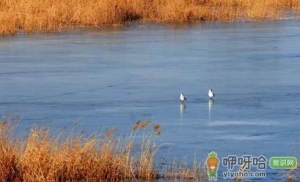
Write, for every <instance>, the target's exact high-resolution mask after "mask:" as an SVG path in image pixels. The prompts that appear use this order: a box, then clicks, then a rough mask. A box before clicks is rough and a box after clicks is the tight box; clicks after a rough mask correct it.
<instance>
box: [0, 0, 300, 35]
mask: <svg viewBox="0 0 300 182" xmlns="http://www.w3.org/2000/svg"><path fill="white" fill-rule="evenodd" d="M0 12H1V13H0V35H4V36H5V35H14V34H17V33H19V32H25V33H37V32H57V31H59V30H62V29H68V27H72V28H80V27H86V28H99V27H102V26H105V25H110V26H113V25H118V24H125V23H127V22H134V21H143V22H155V23H186V22H236V21H264V20H280V19H285V18H287V17H289V16H290V15H292V16H293V17H296V18H299V15H300V2H298V0H289V1H282V0H262V1H260V0H252V1H248V0H227V1H221V0H174V1H171V2H170V1H168V0H162V1H160V0H126V1H120V0H112V1H109V0H103V1H100V2H99V1H97V0H88V1H81V0H73V1H69V0H62V1H59V2H58V1H53V0H45V1H43V2H41V1H38V0H28V1H26V0H20V1H17V0H3V1H1V3H0ZM287 12H288V13H287ZM289 14H290V15H289Z"/></svg>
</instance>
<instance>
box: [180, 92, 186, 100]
mask: <svg viewBox="0 0 300 182" xmlns="http://www.w3.org/2000/svg"><path fill="white" fill-rule="evenodd" d="M179 98H180V100H181V101H185V100H186V97H185V96H184V95H183V93H182V92H180V97H179Z"/></svg>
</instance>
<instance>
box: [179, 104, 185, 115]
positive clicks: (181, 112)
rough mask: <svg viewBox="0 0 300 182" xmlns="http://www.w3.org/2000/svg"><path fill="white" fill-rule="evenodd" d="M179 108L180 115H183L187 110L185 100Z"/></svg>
mask: <svg viewBox="0 0 300 182" xmlns="http://www.w3.org/2000/svg"><path fill="white" fill-rule="evenodd" d="M179 110H180V116H182V115H183V113H184V110H185V104H184V103H183V102H182V103H180V106H179Z"/></svg>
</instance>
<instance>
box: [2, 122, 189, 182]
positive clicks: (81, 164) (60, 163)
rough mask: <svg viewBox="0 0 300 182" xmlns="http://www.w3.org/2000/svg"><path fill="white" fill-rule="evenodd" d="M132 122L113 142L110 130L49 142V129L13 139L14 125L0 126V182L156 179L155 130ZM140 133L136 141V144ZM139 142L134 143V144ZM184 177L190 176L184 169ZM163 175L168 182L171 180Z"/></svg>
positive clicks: (158, 132) (11, 123)
mask: <svg viewBox="0 0 300 182" xmlns="http://www.w3.org/2000/svg"><path fill="white" fill-rule="evenodd" d="M150 122H151V121H145V122H138V123H137V124H136V125H135V127H134V129H132V130H131V132H130V133H129V134H128V135H127V136H126V137H117V136H116V134H115V130H116V129H115V128H113V129H110V130H108V131H107V132H106V133H105V134H97V135H96V134H93V135H91V136H90V137H88V138H86V137H84V135H83V133H79V134H77V135H76V134H75V135H74V134H73V133H72V132H71V133H70V134H69V135H68V137H67V138H65V139H63V137H61V135H62V134H63V133H61V134H60V135H58V136H57V137H55V138H53V137H51V135H50V130H48V129H45V128H43V127H34V128H32V129H31V131H30V133H29V135H28V137H27V138H25V139H14V137H15V134H14V129H15V126H16V125H17V123H16V122H12V118H7V119H5V120H3V121H2V122H0V146H1V147H0V181H20V182H21V181H26V182H31V181H32V182H35V181H45V182H55V181H57V182H59V181H101V180H113V181H119V180H125V179H156V178H159V177H162V176H161V175H159V170H158V169H159V168H157V167H155V164H154V159H155V154H156V152H157V150H158V149H159V147H160V146H155V145H154V141H155V138H156V137H158V136H160V135H161V130H160V126H159V125H154V126H153V127H152V128H150V127H148V126H149V125H150ZM139 131H142V132H143V135H142V137H143V138H142V141H140V142H138V141H137V140H136V138H137V137H136V136H137V133H138V132H139ZM138 143H140V144H138ZM182 171H186V172H184V174H183V173H182V174H178V173H176V174H175V173H174V175H176V177H178V175H182V177H181V178H189V177H190V176H191V174H190V172H189V171H193V169H189V168H188V167H187V166H185V168H183V169H182ZM171 176H172V175H171V174H168V177H171Z"/></svg>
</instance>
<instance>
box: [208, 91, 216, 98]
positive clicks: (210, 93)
mask: <svg viewBox="0 0 300 182" xmlns="http://www.w3.org/2000/svg"><path fill="white" fill-rule="evenodd" d="M214 96H215V94H214V93H213V91H212V89H209V90H208V97H209V99H213V98H214Z"/></svg>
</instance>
